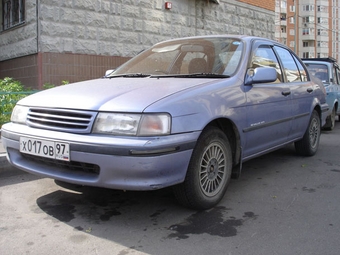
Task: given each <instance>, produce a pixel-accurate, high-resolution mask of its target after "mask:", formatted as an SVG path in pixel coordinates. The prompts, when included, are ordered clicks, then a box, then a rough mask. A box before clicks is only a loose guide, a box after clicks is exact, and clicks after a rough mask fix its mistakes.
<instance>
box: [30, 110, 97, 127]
mask: <svg viewBox="0 0 340 255" xmlns="http://www.w3.org/2000/svg"><path fill="white" fill-rule="evenodd" d="M96 114H97V113H96V112H89V111H76V110H65V109H44V108H31V109H30V110H29V112H28V114H27V124H28V125H29V126H32V127H36V128H43V129H49V130H57V131H62V132H72V133H90V132H91V129H92V124H93V122H94V119H95V117H96Z"/></svg>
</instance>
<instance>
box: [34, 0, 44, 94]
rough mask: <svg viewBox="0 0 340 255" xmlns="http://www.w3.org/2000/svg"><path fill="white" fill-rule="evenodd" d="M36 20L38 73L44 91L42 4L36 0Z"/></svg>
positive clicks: (39, 84) (39, 86) (39, 83)
mask: <svg viewBox="0 0 340 255" xmlns="http://www.w3.org/2000/svg"><path fill="white" fill-rule="evenodd" d="M36 18H37V73H38V77H37V78H38V84H37V85H38V89H42V87H43V83H42V55H41V52H40V4H39V0H36Z"/></svg>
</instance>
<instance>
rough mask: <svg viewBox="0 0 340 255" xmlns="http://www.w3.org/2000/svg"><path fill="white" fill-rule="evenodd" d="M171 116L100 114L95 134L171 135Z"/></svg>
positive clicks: (95, 126)
mask: <svg viewBox="0 0 340 255" xmlns="http://www.w3.org/2000/svg"><path fill="white" fill-rule="evenodd" d="M170 125H171V117H170V115H169V114H166V113H161V114H123V113H99V114H98V116H97V118H96V121H95V123H94V127H93V131H92V132H93V133H98V134H111V135H133V136H153V135H167V134H170Z"/></svg>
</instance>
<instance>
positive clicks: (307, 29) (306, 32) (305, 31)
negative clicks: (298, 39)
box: [302, 28, 310, 35]
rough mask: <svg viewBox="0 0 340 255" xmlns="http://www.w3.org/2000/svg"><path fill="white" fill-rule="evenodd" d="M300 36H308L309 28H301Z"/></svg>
mask: <svg viewBox="0 0 340 255" xmlns="http://www.w3.org/2000/svg"><path fill="white" fill-rule="evenodd" d="M302 34H303V35H309V34H310V29H309V28H303V29H302Z"/></svg>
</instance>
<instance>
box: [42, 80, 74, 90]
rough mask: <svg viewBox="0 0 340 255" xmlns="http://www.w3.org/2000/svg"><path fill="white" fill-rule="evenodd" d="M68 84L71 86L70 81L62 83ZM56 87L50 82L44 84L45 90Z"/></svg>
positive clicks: (62, 83)
mask: <svg viewBox="0 0 340 255" xmlns="http://www.w3.org/2000/svg"><path fill="white" fill-rule="evenodd" d="M66 84H69V81H62V82H61V85H66ZM54 87H55V85H54V84H52V83H49V82H46V83H44V84H43V89H51V88H54Z"/></svg>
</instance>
